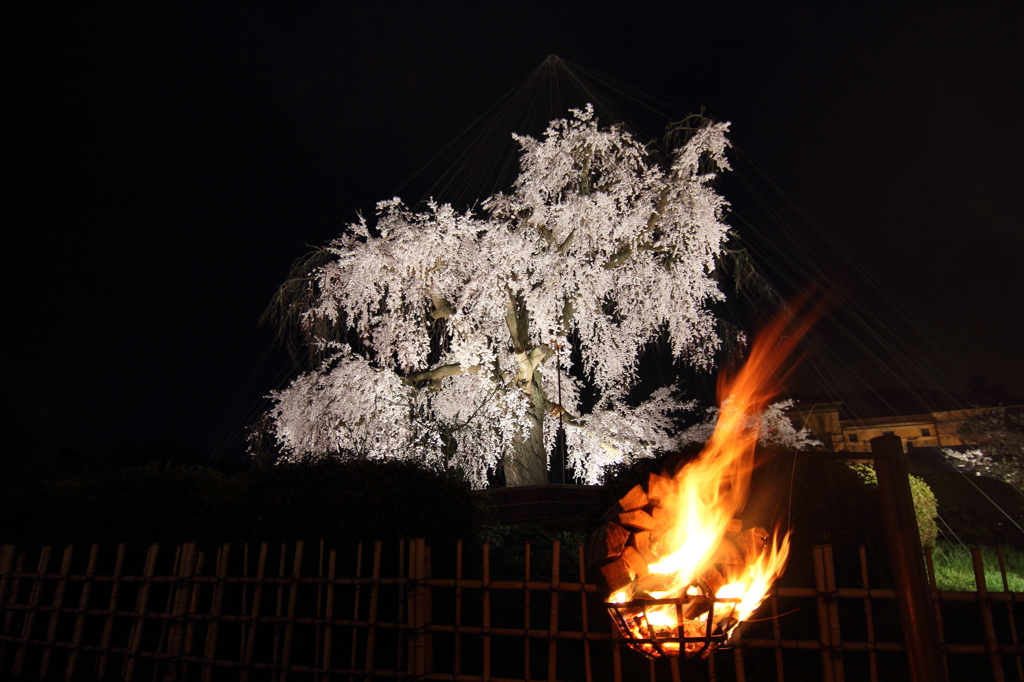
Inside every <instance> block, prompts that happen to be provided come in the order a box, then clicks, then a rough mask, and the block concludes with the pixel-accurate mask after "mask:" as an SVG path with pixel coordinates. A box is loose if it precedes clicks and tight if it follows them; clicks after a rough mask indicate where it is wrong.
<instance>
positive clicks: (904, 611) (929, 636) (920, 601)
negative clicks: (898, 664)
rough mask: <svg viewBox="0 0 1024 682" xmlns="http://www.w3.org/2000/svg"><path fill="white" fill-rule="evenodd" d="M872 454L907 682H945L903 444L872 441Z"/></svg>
mask: <svg viewBox="0 0 1024 682" xmlns="http://www.w3.org/2000/svg"><path fill="white" fill-rule="evenodd" d="M871 452H872V453H874V455H875V457H874V459H875V473H876V475H877V476H878V497H879V500H880V502H881V505H882V519H883V522H884V523H885V531H886V535H887V536H888V539H889V552H890V554H891V555H892V569H893V575H894V577H895V579H896V597H897V601H898V602H899V607H900V620H901V621H902V622H903V635H904V639H905V640H906V647H907V661H908V662H909V664H910V679H911V680H912V682H947V680H948V678H947V675H946V669H945V667H944V666H943V665H942V646H941V644H940V642H939V630H938V626H937V625H936V623H935V610H934V607H933V605H932V599H931V590H929V589H928V579H927V577H926V576H925V567H924V554H923V553H922V550H921V536H920V534H919V533H918V530H917V516H916V515H915V513H914V499H913V496H912V495H911V492H910V478H909V474H908V473H907V464H906V461H905V460H904V458H903V441H902V440H901V439H900V437H899V436H878V437H877V438H872V439H871Z"/></svg>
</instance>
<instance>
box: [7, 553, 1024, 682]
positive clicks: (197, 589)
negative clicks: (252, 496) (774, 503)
mask: <svg viewBox="0 0 1024 682" xmlns="http://www.w3.org/2000/svg"><path fill="white" fill-rule="evenodd" d="M447 549H450V551H447V552H445V556H443V557H442V556H441V555H442V553H441V552H438V553H437V557H432V548H431V547H429V546H427V545H426V543H425V542H424V541H423V540H403V541H399V542H391V543H383V542H380V541H378V542H373V543H367V544H365V545H364V544H363V543H359V544H358V545H354V546H353V547H352V548H351V549H350V550H348V549H347V550H345V552H343V554H342V555H339V552H338V550H336V549H330V548H325V547H324V543H323V541H321V542H320V543H319V547H318V548H315V549H314V551H312V552H310V551H308V548H307V546H306V545H305V544H304V543H303V542H301V541H300V542H295V543H289V544H281V545H279V546H278V545H276V544H275V545H273V546H271V545H269V544H268V543H262V544H259V545H244V546H242V547H233V546H232V545H230V544H223V545H220V546H217V547H211V548H207V549H206V550H205V551H204V550H203V549H200V548H198V547H197V546H196V545H195V544H192V543H185V544H181V545H178V546H176V547H173V548H170V547H161V546H160V545H158V544H153V545H150V546H149V547H139V548H132V549H129V548H127V547H126V546H125V545H123V544H122V545H118V546H117V547H116V548H114V547H100V546H99V545H92V546H90V547H85V548H76V547H75V546H74V545H68V546H66V547H64V548H63V549H62V550H59V551H56V552H55V551H54V548H53V547H50V546H45V547H42V548H37V549H34V550H24V549H21V550H19V549H18V548H17V547H15V546H13V545H3V546H2V551H0V678H4V679H10V678H13V679H26V680H36V679H38V680H59V679H64V680H80V679H81V680H93V679H99V680H107V679H117V680H128V681H131V680H146V681H147V682H150V681H156V680H203V681H204V682H210V681H212V680H241V681H249V680H253V681H255V680H271V681H272V682H287V681H288V680H289V679H291V680H325V681H326V680H350V681H355V680H362V681H364V682H370V681H371V680H385V679H387V680H393V679H419V680H450V681H452V682H513V681H518V680H523V681H526V680H548V681H551V682H554V681H555V680H572V681H574V682H575V681H579V682H583V681H585V682H594V681H597V680H602V681H603V680H609V681H613V682H622V681H623V680H626V681H627V682H633V681H634V680H644V679H649V680H651V682H655V681H656V680H672V681H673V682H678V681H679V680H681V679H683V678H684V677H686V678H687V679H698V680H716V681H717V680H738V681H740V682H743V681H744V680H746V679H748V678H750V679H753V678H755V677H756V679H765V680H767V679H775V680H778V681H779V682H785V680H790V682H794V681H796V680H805V679H814V680H825V681H826V682H842V681H844V680H846V679H851V680H854V679H865V680H867V679H870V680H871V681H872V682H876V681H877V680H885V679H900V678H899V675H900V674H902V673H901V672H900V671H901V670H903V669H904V667H905V660H903V659H905V653H904V652H905V649H904V645H903V643H902V642H901V641H900V638H899V633H900V630H899V616H898V610H896V608H895V605H894V604H895V600H896V596H897V595H896V591H895V590H893V589H878V588H873V587H871V586H870V583H869V571H868V559H867V553H866V551H865V548H864V547H863V546H861V547H859V552H858V556H859V564H860V566H859V568H860V573H861V575H860V580H859V582H860V586H859V587H855V588H843V587H837V586H836V579H835V567H834V560H833V551H832V547H831V546H830V545H822V546H815V547H814V548H813V557H812V559H813V562H812V563H813V573H814V583H815V584H814V585H813V586H811V587H779V588H776V589H773V591H772V592H771V593H770V595H769V597H768V598H767V600H766V602H765V604H764V605H763V606H762V608H761V610H760V611H759V612H758V614H756V615H755V619H754V621H752V622H751V623H749V624H748V625H745V626H743V627H741V628H740V630H742V631H743V632H742V634H741V635H739V636H735V637H734V638H733V641H732V642H731V643H730V645H731V646H730V647H729V648H728V649H725V648H723V650H720V652H719V653H717V654H715V655H714V656H712V657H709V658H708V659H706V660H700V659H697V660H685V659H684V660H679V659H671V660H667V661H666V660H659V661H650V660H647V659H645V658H644V657H642V656H641V655H640V654H637V653H635V652H633V651H631V650H629V648H628V647H627V646H626V645H625V643H624V642H623V640H622V639H621V638H620V637H619V635H618V632H617V631H615V630H614V628H613V626H612V623H611V620H610V618H609V617H608V616H607V614H606V611H605V609H604V607H603V605H602V602H601V600H600V596H599V595H598V593H597V587H596V586H595V585H594V584H592V583H589V582H587V580H586V573H585V567H584V565H583V557H584V552H583V547H582V545H579V546H569V547H565V548H563V547H562V545H561V544H560V543H558V542H553V543H552V544H551V545H550V546H548V545H546V544H545V545H537V546H535V547H531V545H530V544H525V545H524V546H523V547H522V551H521V554H519V555H517V556H516V557H515V561H514V562H511V561H510V560H509V559H508V558H507V557H505V558H502V559H501V561H499V562H497V563H496V562H494V561H492V557H491V556H490V552H489V547H488V545H487V544H484V545H482V546H480V547H476V548H474V549H473V550H472V551H467V546H464V545H463V543H462V542H461V541H460V542H458V543H455V544H454V545H453V546H452V547H450V548H447ZM999 557H1000V568H1001V573H1002V578H1003V591H1000V592H996V591H989V590H988V589H987V587H986V584H985V578H984V572H983V567H982V558H981V553H980V551H979V550H973V561H974V569H975V577H976V582H977V590H976V591H974V592H948V591H939V590H937V589H936V588H935V577H934V571H933V570H932V562H931V555H930V554H928V555H927V556H926V559H927V565H928V568H929V573H930V577H931V581H932V590H931V596H932V601H933V604H934V608H935V612H936V615H937V617H938V619H939V623H940V633H943V634H942V637H943V639H944V640H945V639H946V637H948V636H951V635H956V634H962V633H963V632H964V625H965V623H967V624H968V625H967V629H968V631H969V633H973V635H972V637H969V639H971V638H973V639H974V641H969V642H963V641H959V642H954V641H943V643H942V647H943V652H944V659H945V662H946V664H947V665H948V666H949V669H950V674H951V678H952V679H959V678H957V677H956V676H955V675H954V672H956V671H963V670H968V671H970V675H971V679H972V680H984V679H992V680H997V681H1000V682H1001V681H1002V680H1007V679H1011V680H1012V679H1015V680H1018V681H1024V667H1022V655H1024V646H1022V645H1021V643H1020V640H1019V639H1018V634H1019V633H1018V629H1019V625H1020V619H1021V615H1020V614H1021V612H1022V610H1024V604H1022V602H1024V593H1020V592H1011V591H1010V590H1009V587H1008V583H1007V578H1006V575H1007V572H1006V567H1005V562H1004V561H1003V560H1002V554H1001V553H1000V554H999ZM432 559H436V560H433V561H432ZM342 560H344V561H345V562H346V563H347V567H343V566H342V564H341V561H342ZM510 566H512V567H514V568H515V575H512V577H514V578H515V579H508V578H509V575H501V576H499V575H498V572H497V571H498V569H500V572H503V573H505V574H509V573H510ZM435 574H436V575H435ZM499 578H500V579H499ZM1015 610H1016V611H1015ZM841 614H842V616H843V619H842V620H840V615H841ZM972 619H973V621H974V624H973V625H972V624H970V621H971V620H972ZM894 622H895V627H893V623H894ZM894 633H895V635H896V636H892V635H893V634H894ZM901 666H902V667H901ZM957 674H962V673H957Z"/></svg>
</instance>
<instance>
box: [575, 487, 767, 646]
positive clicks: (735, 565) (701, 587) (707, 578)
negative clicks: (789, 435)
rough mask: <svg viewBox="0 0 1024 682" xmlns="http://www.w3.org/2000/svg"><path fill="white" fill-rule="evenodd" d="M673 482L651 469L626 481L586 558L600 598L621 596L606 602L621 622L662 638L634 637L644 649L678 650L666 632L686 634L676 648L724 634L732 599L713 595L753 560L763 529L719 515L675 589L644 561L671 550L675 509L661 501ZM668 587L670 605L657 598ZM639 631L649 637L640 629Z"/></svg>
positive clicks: (657, 560) (730, 623)
mask: <svg viewBox="0 0 1024 682" xmlns="http://www.w3.org/2000/svg"><path fill="white" fill-rule="evenodd" d="M674 486H675V484H674V483H673V481H672V479H670V478H667V477H665V476H659V475H657V474H651V475H650V476H649V477H648V479H647V481H646V482H645V484H640V485H636V486H634V487H633V488H632V489H630V490H629V492H627V493H626V494H625V495H624V496H623V497H622V499H620V500H619V501H618V503H617V504H616V505H614V507H613V508H612V509H611V510H609V513H608V514H607V516H606V518H608V519H609V520H608V521H607V522H606V523H605V524H604V525H603V526H601V528H599V529H598V531H597V532H596V533H595V534H594V536H593V537H592V538H591V541H590V550H589V562H590V564H591V566H592V567H594V568H595V569H596V579H597V582H598V583H599V585H600V586H601V588H602V589H603V591H604V593H605V595H606V597H607V599H608V601H610V602H611V603H613V604H615V603H621V604H623V607H614V606H612V607H611V608H616V609H618V611H620V612H621V613H625V614H627V615H625V616H622V618H621V620H622V622H621V623H620V627H623V624H626V627H628V628H633V629H635V630H637V631H638V632H640V633H641V634H645V635H651V634H652V633H654V632H658V633H661V636H662V638H665V637H667V638H668V640H669V641H667V643H665V644H664V646H661V647H660V649H659V647H655V646H654V645H653V644H649V643H642V644H641V645H640V646H639V650H640V651H642V652H644V653H646V654H648V655H652V656H660V655H673V652H674V653H675V654H678V653H679V652H680V643H676V642H674V641H671V640H679V639H686V638H689V639H693V640H696V643H695V642H682V643H681V645H682V652H683V653H686V654H687V655H692V654H695V653H702V654H703V655H705V656H706V655H708V654H710V653H711V652H712V651H713V650H714V649H715V648H717V646H718V645H719V644H721V643H722V642H724V641H725V639H727V635H728V633H727V632H723V629H728V630H729V631H731V628H732V627H734V624H735V623H736V622H738V621H739V620H740V619H739V618H735V617H734V615H735V614H733V611H735V608H736V602H737V601H739V600H738V599H736V598H735V597H736V596H737V595H729V596H718V595H720V594H724V593H726V592H728V591H729V590H730V586H732V585H735V584H737V582H738V581H742V580H744V578H745V577H746V576H747V575H748V574H749V572H750V571H749V568H750V566H752V565H754V564H757V563H758V562H759V561H761V559H762V556H763V555H764V554H765V552H766V551H767V549H768V547H769V544H770V542H769V541H770V536H769V534H768V533H767V532H766V531H765V530H764V528H760V527H756V526H755V527H752V528H746V529H744V528H743V522H742V521H741V520H740V519H731V520H729V521H727V522H726V524H725V528H724V530H723V532H722V534H721V537H720V538H718V540H717V542H716V544H715V545H714V547H713V548H712V549H711V551H710V552H709V553H708V560H707V561H706V562H704V565H703V566H702V567H701V568H700V570H699V574H698V575H696V576H694V577H693V578H692V580H691V581H690V584H688V585H686V586H683V587H682V589H680V586H679V578H678V576H676V575H673V574H668V573H662V572H657V571H654V570H652V566H653V567H660V566H661V562H664V561H665V560H666V559H668V558H669V555H671V553H672V551H673V550H672V548H671V547H670V543H671V542H672V539H673V537H674V533H675V531H676V528H675V523H676V517H675V515H674V514H673V513H672V512H671V510H670V509H669V508H668V506H666V505H670V504H671V499H672V495H673V494H674V492H673V490H674ZM671 594H676V595H677V597H678V598H679V599H680V603H679V606H678V611H674V610H673V609H674V608H676V607H673V608H668V606H665V605H664V602H665V601H666V597H668V596H669V595H671ZM636 604H648V605H651V604H653V606H647V607H646V608H645V607H643V606H640V607H638V606H635V605H636ZM666 609H667V610H666ZM726 611H728V614H726ZM621 613H620V615H621ZM673 613H677V614H678V615H681V617H682V619H683V623H682V625H683V627H682V628H681V630H680V628H679V627H678V626H677V625H676V624H675V622H676V621H678V620H679V618H678V615H672V614H673ZM630 614H631V615H630ZM709 617H710V618H711V619H712V626H713V628H712V629H713V631H715V632H717V637H716V640H715V642H714V643H713V644H703V643H701V641H702V640H704V639H707V619H708V618H709ZM656 623H669V625H656ZM651 628H653V630H651ZM645 629H646V631H645ZM644 639H650V637H641V640H644Z"/></svg>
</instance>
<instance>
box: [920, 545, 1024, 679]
mask: <svg viewBox="0 0 1024 682" xmlns="http://www.w3.org/2000/svg"><path fill="white" fill-rule="evenodd" d="M924 562H925V567H926V568H927V569H928V584H929V585H931V588H932V594H933V595H934V596H933V597H932V603H933V604H934V605H935V627H936V628H937V629H938V631H939V645H940V646H941V647H942V650H943V651H942V667H943V668H945V669H946V677H949V658H948V657H947V656H946V651H945V649H946V646H945V645H946V634H945V630H944V629H943V627H942V602H941V601H939V581H938V580H936V579H935V564H934V561H933V559H932V548H931V547H925V548H924ZM1021 682H1024V677H1021Z"/></svg>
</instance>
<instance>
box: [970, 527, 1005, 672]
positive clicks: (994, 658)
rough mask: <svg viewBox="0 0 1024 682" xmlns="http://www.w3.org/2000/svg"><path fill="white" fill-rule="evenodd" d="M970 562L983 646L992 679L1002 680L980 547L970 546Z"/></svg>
mask: <svg viewBox="0 0 1024 682" xmlns="http://www.w3.org/2000/svg"><path fill="white" fill-rule="evenodd" d="M971 562H972V563H973V564H974V584H975V585H977V586H978V606H979V607H980V608H981V624H982V626H983V627H984V628H985V648H986V649H988V658H989V661H990V662H991V663H992V679H993V680H995V682H1003V680H1004V679H1005V678H1004V676H1003V659H1002V658H1001V657H1000V656H999V642H998V641H997V640H996V628H995V624H994V623H993V622H992V604H991V603H989V600H988V585H987V584H986V583H985V565H984V564H983V563H982V560H981V548H980V547H971Z"/></svg>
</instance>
